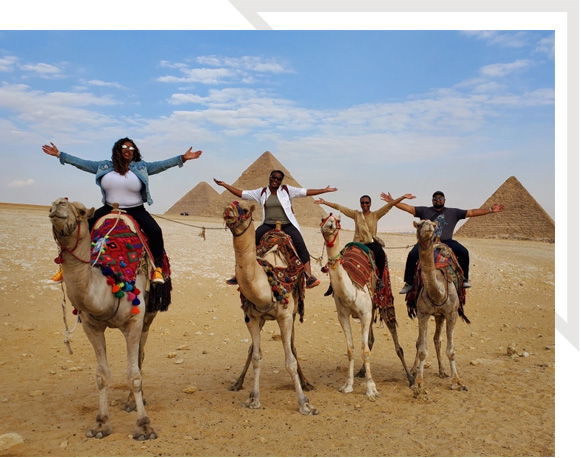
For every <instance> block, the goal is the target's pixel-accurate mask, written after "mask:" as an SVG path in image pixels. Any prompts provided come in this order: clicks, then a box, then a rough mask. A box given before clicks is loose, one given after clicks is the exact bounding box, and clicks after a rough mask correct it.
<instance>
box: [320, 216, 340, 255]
mask: <svg viewBox="0 0 581 458" xmlns="http://www.w3.org/2000/svg"><path fill="white" fill-rule="evenodd" d="M330 219H331V223H329V225H326V224H327V221H329V220H330ZM320 226H321V233H322V234H323V238H324V239H325V245H327V246H328V247H329V248H331V247H333V246H335V242H336V241H337V237H339V231H340V230H341V221H340V220H339V219H338V218H336V217H335V216H333V213H329V216H327V217H326V218H323V219H322V220H321V224H320ZM327 228H328V229H329V231H325V229H327ZM327 234H330V235H333V234H334V235H335V236H334V237H333V240H331V241H329V240H327Z"/></svg>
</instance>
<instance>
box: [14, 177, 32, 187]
mask: <svg viewBox="0 0 581 458" xmlns="http://www.w3.org/2000/svg"><path fill="white" fill-rule="evenodd" d="M34 183H35V182H34V180H33V179H32V178H28V179H26V180H13V181H11V182H10V183H8V187H10V188H25V187H29V186H33V185H34Z"/></svg>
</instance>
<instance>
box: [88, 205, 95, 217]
mask: <svg viewBox="0 0 581 458" xmlns="http://www.w3.org/2000/svg"><path fill="white" fill-rule="evenodd" d="M94 215H95V207H91V208H89V209H88V210H87V218H88V219H90V218H92V217H93V216H94Z"/></svg>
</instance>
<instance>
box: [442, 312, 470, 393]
mask: <svg viewBox="0 0 581 458" xmlns="http://www.w3.org/2000/svg"><path fill="white" fill-rule="evenodd" d="M457 317H458V314H457V312H454V313H452V314H450V316H448V317H447V319H446V337H447V339H448V343H447V346H446V355H447V356H448V360H449V361H450V371H451V372H452V385H451V386H450V389H452V390H457V391H468V387H467V386H466V385H464V384H463V383H462V380H460V377H459V376H458V372H457V371H456V359H455V358H456V352H455V350H454V326H455V325H456V318H457Z"/></svg>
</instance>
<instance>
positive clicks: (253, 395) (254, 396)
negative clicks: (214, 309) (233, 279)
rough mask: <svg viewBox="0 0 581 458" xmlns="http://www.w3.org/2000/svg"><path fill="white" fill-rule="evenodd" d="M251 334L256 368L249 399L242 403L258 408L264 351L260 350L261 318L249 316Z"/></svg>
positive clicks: (245, 405)
mask: <svg viewBox="0 0 581 458" xmlns="http://www.w3.org/2000/svg"><path fill="white" fill-rule="evenodd" d="M246 326H247V327H248V331H249V332H250V336H251V337H252V346H251V348H252V368H253V370H254V383H253V385H252V391H250V394H249V396H248V399H247V400H246V401H244V403H243V404H242V406H243V407H247V408H249V409H258V408H259V407H260V369H261V365H262V351H261V350H260V330H261V326H260V320H259V319H257V318H254V317H249V321H248V323H246Z"/></svg>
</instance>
